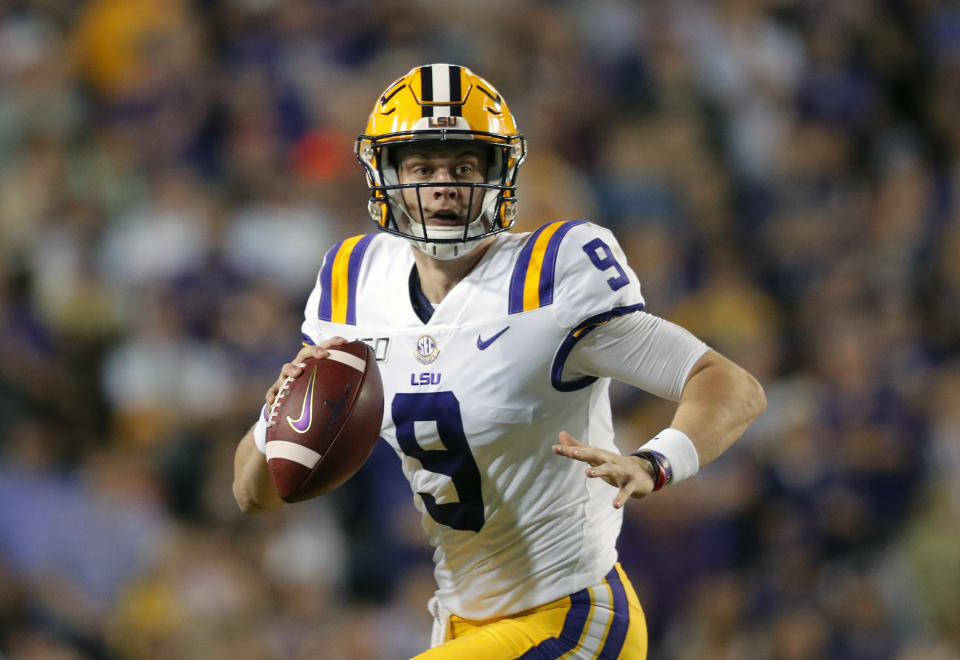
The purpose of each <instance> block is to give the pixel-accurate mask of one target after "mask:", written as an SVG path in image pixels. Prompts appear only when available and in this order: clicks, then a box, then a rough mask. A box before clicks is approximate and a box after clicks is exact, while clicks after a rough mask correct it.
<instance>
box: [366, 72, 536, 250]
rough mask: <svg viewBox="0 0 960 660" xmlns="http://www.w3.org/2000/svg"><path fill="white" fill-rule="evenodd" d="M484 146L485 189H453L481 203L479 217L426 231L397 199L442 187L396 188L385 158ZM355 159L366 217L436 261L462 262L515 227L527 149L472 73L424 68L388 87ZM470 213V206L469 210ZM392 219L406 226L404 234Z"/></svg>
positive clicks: (393, 168)
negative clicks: (416, 148) (411, 149)
mask: <svg viewBox="0 0 960 660" xmlns="http://www.w3.org/2000/svg"><path fill="white" fill-rule="evenodd" d="M423 142H427V143H437V144H441V143H451V142H469V143H470V144H473V145H476V144H478V143H482V144H484V145H486V146H488V147H489V150H490V154H491V155H490V158H489V161H488V163H489V164H488V168H487V175H486V182H485V183H458V184H457V186H456V187H457V188H469V191H470V192H469V194H470V196H471V197H470V199H471V201H472V200H473V196H474V195H482V196H483V197H482V202H481V205H480V209H481V210H480V213H479V215H478V216H477V217H476V218H474V219H468V222H467V224H466V225H465V226H463V227H434V226H427V223H426V222H425V221H424V219H423V217H422V209H421V211H420V213H417V212H416V211H414V215H419V216H420V217H414V215H411V213H410V210H408V209H407V207H406V205H405V204H404V203H403V200H402V198H401V195H402V189H403V188H414V187H415V188H417V189H418V190H417V193H418V194H419V193H420V192H421V190H422V189H423V188H429V187H437V186H449V185H450V184H448V183H412V184H401V183H400V180H399V176H398V172H397V163H396V162H394V159H392V158H391V153H390V151H391V150H392V149H395V148H396V147H399V146H403V145H407V144H411V143H423ZM355 151H356V154H357V159H358V160H359V161H360V163H361V164H362V165H363V167H364V169H365V170H366V173H367V185H368V186H369V187H370V193H371V196H370V201H369V202H368V204H367V209H368V210H369V212H370V217H371V218H373V220H374V222H376V223H377V225H378V226H379V227H380V229H382V230H384V231H387V232H390V233H391V234H397V235H398V236H402V237H404V238H406V239H407V240H409V241H411V242H412V243H413V244H414V245H416V246H417V247H418V248H420V249H421V250H423V251H424V252H426V253H427V254H429V255H430V256H433V257H436V258H438V259H453V258H456V257H460V256H463V255H464V254H466V253H467V252H469V251H470V250H472V249H473V248H474V247H476V246H477V245H478V244H479V243H478V241H479V240H480V239H482V238H484V237H486V236H492V235H493V234H497V233H499V232H502V231H506V230H507V229H510V227H512V226H513V223H514V222H515V221H516V215H517V211H516V204H517V195H516V182H517V169H518V168H519V167H520V163H521V162H523V159H524V157H525V156H526V141H525V140H524V138H523V136H522V135H520V133H519V132H518V131H517V127H516V124H515V123H514V119H513V115H512V114H511V113H510V109H509V108H507V104H506V102H505V101H504V100H503V98H501V96H500V94H499V93H498V92H497V90H496V89H495V88H494V87H493V85H491V84H490V83H488V82H487V81H486V80H484V79H483V78H481V77H480V76H478V75H476V74H474V73H473V72H472V71H470V69H467V68H466V67H462V66H456V65H453V64H430V65H427V66H421V67H417V68H415V69H411V70H410V72H409V73H407V75H405V76H403V77H402V78H398V79H397V80H395V81H394V82H392V83H390V85H388V86H387V88H386V89H385V90H384V92H383V94H382V95H381V96H380V98H379V99H378V100H377V103H376V105H374V107H373V112H371V113H370V118H369V119H368V120H367V126H366V130H365V131H364V133H363V135H361V136H359V137H358V138H357V142H356V145H355ZM470 207H471V208H473V205H472V204H471V205H470ZM398 219H405V220H406V221H407V222H404V223H403V224H404V225H406V229H404V228H403V227H402V226H401V225H399V224H398V223H397V220H398Z"/></svg>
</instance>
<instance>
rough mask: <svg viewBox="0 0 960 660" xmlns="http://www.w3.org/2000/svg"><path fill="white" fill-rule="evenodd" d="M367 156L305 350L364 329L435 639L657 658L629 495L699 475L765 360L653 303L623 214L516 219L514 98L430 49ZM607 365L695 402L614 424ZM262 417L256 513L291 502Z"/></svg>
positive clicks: (249, 506)
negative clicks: (627, 548) (667, 414)
mask: <svg viewBox="0 0 960 660" xmlns="http://www.w3.org/2000/svg"><path fill="white" fill-rule="evenodd" d="M356 153H357V158H358V159H359V161H360V163H361V164H362V165H363V167H364V169H365V171H366V176H367V181H368V184H369V186H370V191H371V197H370V200H369V202H368V211H369V214H370V216H371V217H372V219H373V220H374V222H375V223H376V225H377V228H378V230H379V231H377V232H374V233H371V234H366V235H359V236H354V237H353V238H348V239H346V240H344V241H342V242H341V243H339V244H337V245H335V246H333V247H332V248H331V249H330V251H329V252H328V253H327V255H326V257H325V258H324V261H323V263H322V265H321V266H320V271H319V274H318V277H317V284H316V287H315V288H314V290H313V292H312V293H311V294H310V297H309V300H308V302H307V306H306V310H305V315H304V321H303V326H302V333H303V348H302V349H301V350H300V352H299V353H298V355H297V356H296V357H295V358H294V359H293V360H291V362H289V363H287V364H285V365H283V367H282V368H281V373H280V376H279V377H278V379H277V382H276V383H274V385H273V386H272V387H271V388H270V390H269V391H268V392H267V395H266V399H267V403H268V404H269V403H270V402H272V400H273V398H274V397H275V395H276V393H277V391H278V388H279V387H280V384H281V383H282V381H283V379H284V378H286V377H288V376H294V377H296V376H299V375H300V373H301V368H300V366H298V365H299V364H300V362H301V361H302V360H303V359H305V358H306V357H307V356H314V357H320V358H324V357H326V356H327V355H328V353H327V352H326V350H325V349H327V348H331V347H332V346H335V345H337V344H339V343H341V342H344V341H347V340H354V339H362V340H363V341H366V342H367V343H369V344H370V345H371V346H372V347H373V348H374V349H375V351H376V353H377V360H378V365H379V367H380V372H381V377H382V379H383V387H384V407H385V410H384V421H383V427H382V429H381V437H382V438H383V439H384V440H385V441H386V442H387V443H389V444H390V446H392V447H393V449H394V450H395V451H396V452H397V454H398V456H399V457H400V459H401V465H402V469H403V472H404V474H405V475H406V477H407V479H408V480H409V481H410V488H411V491H412V496H413V503H414V505H415V506H416V507H417V509H418V510H419V511H420V512H421V514H422V521H423V528H424V530H425V532H426V533H427V535H428V537H429V539H430V542H431V543H432V545H433V547H434V549H435V551H434V562H435V576H436V581H437V591H436V595H435V597H434V598H433V599H431V601H430V603H429V609H430V612H431V613H432V614H433V616H434V619H435V621H434V635H433V641H432V648H430V649H429V650H426V651H424V652H423V653H422V654H421V655H419V656H417V658H418V659H421V660H439V659H445V658H484V659H494V660H495V659H500V658H644V657H646V653H647V634H646V627H645V623H644V616H643V611H642V610H641V607H640V603H639V601H638V600H637V596H636V594H635V593H634V590H633V588H632V586H631V584H630V581H629V579H628V578H627V576H626V575H625V574H624V572H623V570H622V568H621V567H620V565H619V563H618V562H617V551H616V548H615V545H616V540H617V536H618V534H619V532H620V526H621V522H622V518H623V506H624V504H625V503H626V502H627V501H628V500H629V499H630V498H640V497H644V496H646V495H649V494H650V493H651V492H653V491H656V490H658V489H660V488H663V487H665V486H667V485H669V484H673V483H677V482H679V481H682V480H683V479H687V478H689V477H692V476H693V475H694V474H695V473H696V472H697V471H698V469H699V468H700V467H701V466H702V465H704V464H706V463H708V462H710V461H711V460H713V459H714V458H716V457H717V456H718V455H719V454H720V453H721V452H723V451H724V450H725V449H726V448H727V447H729V446H730V445H731V444H732V443H733V442H734V441H735V440H736V439H737V438H738V437H739V436H740V434H741V433H742V432H743V431H744V429H746V427H747V426H748V425H749V424H750V423H751V422H752V421H753V420H754V419H755V418H756V417H757V416H758V415H759V414H760V413H761V412H762V411H763V409H764V407H765V399H764V395H763V390H762V389H761V387H760V386H759V384H758V383H757V382H756V380H755V379H754V378H753V377H751V376H750V375H749V374H748V373H746V372H745V371H744V370H743V369H741V368H740V367H738V366H737V365H735V364H733V363H732V362H730V361H729V360H727V359H726V358H724V357H722V356H721V355H719V354H718V353H717V352H716V351H713V350H711V349H709V348H708V347H707V346H706V345H705V344H704V343H703V342H701V341H700V340H698V339H697V338H696V337H694V336H693V335H691V334H690V333H689V332H687V331H686V330H684V329H682V328H680V327H678V326H676V325H674V324H672V323H669V322H667V321H665V320H664V319H661V318H658V317H656V316H653V315H651V314H648V313H646V312H644V311H643V307H644V301H643V297H642V295H641V292H640V284H639V282H638V280H637V277H636V275H635V274H634V272H633V271H632V270H631V268H630V267H629V266H628V265H627V263H626V260H625V258H624V254H623V252H622V250H621V249H620V246H619V245H618V243H617V240H616V238H615V237H614V236H613V234H612V233H611V232H610V231H608V230H606V229H604V228H602V227H600V226H598V225H595V224H592V223H591V222H588V221H586V220H566V221H564V220H558V221H555V222H548V223H547V224H544V225H543V226H542V227H540V228H539V229H537V230H536V231H534V232H531V233H528V234H515V233H509V232H508V231H507V230H509V229H510V228H511V226H512V225H513V224H514V221H515V218H516V214H517V199H518V197H517V187H516V181H517V170H518V169H519V167H520V165H521V164H522V163H523V160H524V156H525V155H526V143H525V141H524V138H523V136H522V135H521V134H520V133H519V132H518V130H517V127H516V124H515V120H514V118H513V116H512V114H511V112H510V110H509V108H508V107H507V104H506V102H505V101H504V99H503V97H501V96H500V94H499V93H498V92H497V90H496V89H495V88H494V86H493V85H491V84H490V83H489V82H487V81H486V80H484V79H483V78H480V77H479V76H477V75H475V74H474V73H472V72H471V71H470V70H469V69H466V68H464V67H460V66H455V65H450V64H433V65H428V66H422V67H418V68H415V69H413V70H412V71H410V72H409V73H408V74H406V75H405V76H403V77H401V78H399V79H397V80H396V81H394V82H392V83H391V84H390V85H389V86H388V87H387V88H386V89H385V90H384V91H383V93H382V94H381V95H380V97H379V98H378V99H377V101H376V103H375V105H374V108H373V111H372V113H371V114H370V117H369V120H368V122H367V125H366V130H365V131H364V133H363V134H362V135H361V136H360V137H359V138H358V139H357V142H356ZM611 378H614V379H617V380H621V381H624V382H626V383H629V384H632V385H634V386H636V387H640V388H643V389H644V390H646V391H649V392H652V393H653V394H656V395H658V396H661V397H664V398H667V399H670V400H672V401H676V402H678V405H677V409H676V412H675V414H674V417H673V419H672V420H671V424H670V426H669V427H668V428H666V429H664V430H663V431H661V432H660V433H659V434H657V435H656V436H655V437H654V438H652V439H646V438H619V443H618V444H619V445H620V446H625V447H630V448H631V449H632V448H634V447H635V448H636V451H633V452H632V453H629V454H628V455H621V453H620V452H619V451H618V449H617V445H616V444H615V443H614V433H613V423H612V419H611V412H610V402H609V396H608V389H609V384H610V380H611ZM266 424H267V422H266V421H265V420H264V418H263V416H262V415H261V416H260V418H259V420H258V422H257V423H256V424H255V425H254V426H253V427H252V428H251V429H250V431H249V432H248V433H247V434H246V436H245V437H244V438H243V440H242V441H241V443H240V445H239V447H238V449H237V452H236V458H235V465H234V468H235V476H234V495H235V497H236V499H237V502H238V504H239V505H240V508H241V509H242V510H243V511H245V512H253V511H260V510H266V509H271V508H273V507H276V506H279V505H281V504H282V501H281V500H280V499H279V497H278V496H277V493H276V491H275V489H274V488H273V485H272V483H271V481H270V477H269V473H268V470H267V463H266V460H265V458H264V453H263V452H264V444H265V436H266Z"/></svg>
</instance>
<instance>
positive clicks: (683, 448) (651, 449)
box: [631, 428, 700, 490]
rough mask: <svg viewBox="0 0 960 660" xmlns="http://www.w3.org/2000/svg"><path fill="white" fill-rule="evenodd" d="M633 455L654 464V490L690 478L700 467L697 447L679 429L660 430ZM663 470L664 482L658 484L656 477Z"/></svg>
mask: <svg viewBox="0 0 960 660" xmlns="http://www.w3.org/2000/svg"><path fill="white" fill-rule="evenodd" d="M631 456H639V457H640V458H643V459H645V460H647V461H650V463H651V465H653V469H654V475H655V478H654V485H655V487H654V490H658V489H659V488H662V487H663V486H665V485H667V484H673V483H677V482H678V481H683V480H684V479H689V478H690V477H692V476H693V475H695V474H696V473H697V470H699V469H700V458H699V456H698V455H697V448H696V447H695V446H694V444H693V442H691V441H690V438H689V437H687V434H686V433H684V432H683V431H681V430H679V429H673V428H668V429H664V430H662V431H660V433H658V434H657V435H655V436H654V437H653V438H652V439H651V440H649V441H647V442H646V443H645V444H644V445H643V446H642V447H640V449H638V450H637V451H635V452H633V453H632V454H631ZM661 471H662V472H663V474H664V479H663V483H662V484H660V485H659V486H656V484H657V483H658V481H659V479H658V478H656V477H657V475H659V474H660V472H661Z"/></svg>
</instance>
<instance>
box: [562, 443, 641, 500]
mask: <svg viewBox="0 0 960 660" xmlns="http://www.w3.org/2000/svg"><path fill="white" fill-rule="evenodd" d="M559 437H560V444H559V445H553V453H554V454H559V455H560V456H566V457H567V458H572V459H573V460H575V461H583V462H584V463H587V464H589V466H590V467H588V468H587V470H586V472H587V476H588V477H590V478H596V477H600V478H601V479H603V480H604V481H606V482H607V483H608V484H610V485H611V486H616V487H617V488H619V489H620V490H619V491H618V492H617V496H616V497H615V498H614V500H613V508H615V509H619V508H621V507H622V506H623V505H624V504H626V502H627V499H628V498H630V497H637V498H640V497H644V496H646V495H648V494H650V493H651V492H653V486H654V481H653V467H652V466H651V465H650V464H649V463H648V462H647V461H645V460H644V459H642V458H637V457H636V456H621V455H620V454H614V453H613V452H610V451H605V450H603V449H597V448H596V447H591V446H589V445H581V444H580V443H579V442H577V441H576V440H575V439H574V437H573V436H572V435H570V434H569V433H567V432H566V431H560V436H559Z"/></svg>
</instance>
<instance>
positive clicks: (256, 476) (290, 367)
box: [233, 337, 347, 513]
mask: <svg viewBox="0 0 960 660" xmlns="http://www.w3.org/2000/svg"><path fill="white" fill-rule="evenodd" d="M346 342H347V340H346V339H344V338H343V337H331V338H330V339H326V340H324V341H322V342H320V344H319V345H317V346H304V347H303V348H301V349H300V352H299V353H297V356H296V357H295V358H294V359H293V361H292V362H288V363H286V364H285V365H283V367H282V368H281V370H280V376H279V377H278V378H277V380H276V381H275V382H274V383H273V385H271V386H270V389H269V390H267V395H266V397H264V398H265V400H266V402H267V406H268V407H269V406H270V405H272V404H273V401H274V399H275V398H276V397H277V393H278V392H279V391H280V388H281V387H282V386H283V382H284V381H285V380H286V379H287V378H297V377H299V376H300V374H302V373H303V368H302V363H303V361H304V360H305V359H306V358H308V357H315V358H321V359H322V358H326V357H328V356H329V355H330V354H329V353H328V352H327V351H326V350H325V349H327V348H330V347H331V346H339V345H340V344H345V343H346ZM257 423H258V424H260V423H262V420H260V421H258V422H257ZM255 428H256V425H254V426H253V427H251V428H250V430H249V431H247V433H246V435H244V436H243V440H241V441H240V444H239V445H237V451H236V453H235V454H234V456H233V498H234V499H235V500H236V501H237V506H239V507H240V510H241V511H243V512H244V513H257V512H259V511H269V510H270V509H275V508H277V507H278V506H280V505H281V504H283V500H281V499H280V494H279V493H278V492H277V489H276V486H274V485H273V478H272V477H271V476H270V470H269V468H268V466H267V457H266V456H265V455H264V454H263V452H262V451H261V450H260V448H258V447H257V444H256V442H255V441H254V429H255ZM262 437H263V436H261V438H262ZM261 442H262V440H261Z"/></svg>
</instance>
